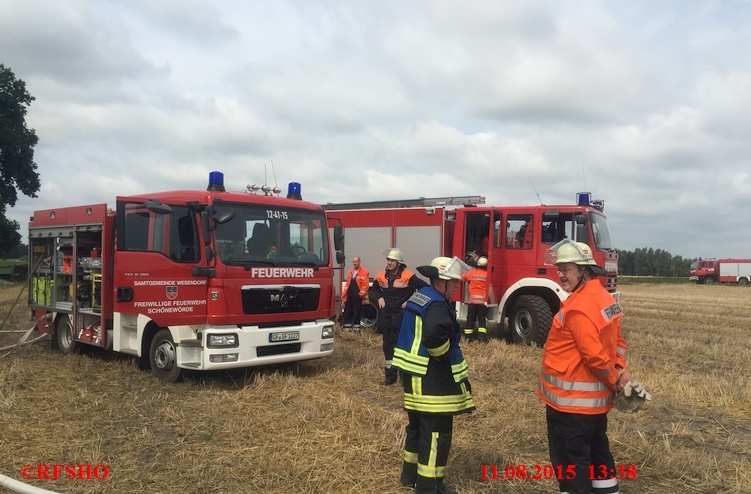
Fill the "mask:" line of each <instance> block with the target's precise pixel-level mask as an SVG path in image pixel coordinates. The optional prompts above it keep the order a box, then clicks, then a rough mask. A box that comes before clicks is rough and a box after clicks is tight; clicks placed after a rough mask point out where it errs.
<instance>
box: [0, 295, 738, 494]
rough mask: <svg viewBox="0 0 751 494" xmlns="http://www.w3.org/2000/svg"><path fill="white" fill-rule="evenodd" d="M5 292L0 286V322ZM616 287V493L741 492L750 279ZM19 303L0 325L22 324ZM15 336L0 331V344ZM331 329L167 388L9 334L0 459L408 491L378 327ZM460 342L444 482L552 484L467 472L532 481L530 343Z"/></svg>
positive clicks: (117, 478) (304, 487)
mask: <svg viewBox="0 0 751 494" xmlns="http://www.w3.org/2000/svg"><path fill="white" fill-rule="evenodd" d="M19 290H20V288H19V287H18V286H16V287H12V288H5V289H2V290H0V317H1V318H3V319H4V318H5V317H6V315H7V314H8V311H9V309H10V308H11V305H12V303H13V301H14V300H15V298H16V297H17V296H18V292H19ZM621 293H622V304H623V307H624V311H625V314H626V316H625V318H624V335H625V337H626V340H627V342H628V344H629V351H630V359H629V368H630V369H631V371H632V373H633V374H634V375H635V376H636V377H637V378H639V379H641V380H642V381H643V382H644V383H645V385H646V387H647V389H648V390H649V391H650V392H651V393H652V395H653V396H654V399H653V402H652V403H651V404H650V406H649V408H648V409H646V410H643V411H642V412H640V413H638V414H634V415H627V414H623V413H621V412H618V411H616V410H613V411H611V412H610V415H609V417H610V419H609V420H610V422H609V426H610V434H609V435H610V440H611V449H612V450H613V453H614V455H615V459H616V463H617V464H620V465H623V466H624V468H625V467H628V466H629V465H633V468H635V470H633V469H632V472H635V474H636V475H635V476H636V478H635V479H632V480H624V481H622V482H621V492H624V493H630V494H636V493H639V494H658V493H659V494H664V493H679V492H680V493H738V494H741V493H748V492H751V464H749V458H751V377H750V376H751V372H749V360H750V359H751V288H743V287H736V286H710V287H705V286H694V285H665V284H636V285H628V284H623V285H622V287H621ZM24 300H25V294H24V295H22V296H21V301H22V302H21V305H20V306H19V307H16V308H15V309H14V310H13V311H12V313H11V314H10V316H9V317H8V320H7V322H6V323H5V325H4V327H3V328H2V331H7V330H9V329H13V330H21V329H27V328H28V327H30V326H31V324H32V321H31V320H30V319H29V311H28V309H26V307H25V306H24V304H23V301H24ZM19 337H20V333H5V332H2V333H0V346H5V345H7V344H10V343H14V342H15V341H17V340H18V338H19ZM32 337H33V335H32ZM337 337H338V338H337V340H336V350H335V353H334V356H333V357H332V358H329V359H324V360H318V361H312V362H308V363H301V364H296V365H289V366H281V367H274V368H265V369H259V370H248V371H240V372H234V373H232V374H227V373H218V374H210V375H201V376H195V377H192V378H190V379H188V380H186V381H185V382H181V383H176V384H165V383H161V382H159V381H158V380H156V379H155V378H154V377H153V376H152V375H151V374H150V373H148V372H144V371H140V370H138V367H137V365H136V364H135V362H134V361H133V360H131V359H130V358H126V357H117V356H112V355H107V354H102V353H99V352H94V351H88V352H82V353H79V354H76V355H68V356H62V355H60V354H58V353H56V352H54V351H52V350H50V349H49V341H48V340H47V341H43V342H39V343H35V344H33V345H30V346H27V347H23V348H21V349H19V350H17V351H15V352H13V353H12V354H10V355H7V356H4V357H0V473H1V474H4V475H6V476H8V477H10V478H13V479H17V480H21V479H22V475H21V471H22V469H24V467H25V466H26V465H32V468H36V465H40V464H41V465H47V464H63V465H78V464H91V465H106V467H107V469H108V476H107V478H106V479H104V480H91V481H86V480H65V479H60V480H57V481H54V480H42V481H32V482H30V483H32V484H33V485H36V486H38V487H43V488H45V489H50V490H54V491H58V492H66V493H90V492H118V493H135V492H144V493H180V494H192V493H249V492H264V493H266V492H268V493H297V492H306V493H328V492H353V493H354V492H358V493H384V492H404V493H406V492H409V490H408V489H406V488H402V487H400V486H399V483H398V477H399V471H400V465H401V459H400V458H401V450H402V443H403V438H404V425H405V424H406V414H405V413H404V412H403V411H402V409H401V393H400V390H399V388H398V387H397V386H393V387H389V388H383V387H381V386H379V385H378V381H379V380H380V379H381V378H382V355H381V343H380V340H379V335H375V334H371V333H363V334H361V335H353V334H349V333H342V332H338V333H337ZM464 351H465V356H466V358H467V361H468V362H469V365H470V379H471V381H472V388H473V391H474V393H475V403H476V404H477V408H478V410H477V412H475V413H473V414H472V415H468V416H460V417H457V419H456V420H455V423H454V441H453V447H452V451H451V457H450V459H449V467H448V471H447V481H448V482H449V483H450V484H452V485H454V486H455V487H456V488H458V489H459V491H460V492H462V493H494V492H500V493H505V492H508V493H553V492H557V486H556V484H555V482H554V481H553V480H544V479H541V480H501V479H500V478H499V479H498V480H491V481H483V480H481V477H482V465H488V466H491V465H497V469H498V475H499V477H500V475H502V474H503V473H504V472H505V469H506V466H507V465H511V466H513V467H515V469H517V468H518V467H519V466H520V465H525V466H527V468H528V470H530V471H531V473H535V471H536V470H537V469H536V467H535V465H539V467H540V474H541V475H542V476H543V477H544V474H543V470H542V468H543V467H544V466H545V465H547V464H548V462H549V460H548V455H547V439H546V434H545V417H544V406H543V405H542V404H541V403H540V401H539V400H538V399H537V397H536V395H535V393H534V390H535V385H536V379H537V373H538V371H539V367H540V359H541V357H542V351H541V350H540V349H537V348H531V347H516V346H508V345H506V344H505V343H504V342H503V341H501V340H499V339H494V340H492V341H491V342H490V343H489V344H487V345H481V344H478V343H470V344H468V345H465V346H464ZM5 353H6V352H5V351H2V352H0V355H3V354H5ZM488 468H489V469H488V471H489V472H490V471H491V470H490V467H488ZM33 471H34V472H36V470H33Z"/></svg>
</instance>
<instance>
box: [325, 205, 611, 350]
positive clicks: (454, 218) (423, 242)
mask: <svg viewBox="0 0 751 494" xmlns="http://www.w3.org/2000/svg"><path fill="white" fill-rule="evenodd" d="M484 203H485V198H484V197H481V196H468V197H449V198H434V199H425V198H421V199H415V200H407V201H383V202H364V203H348V204H326V205H324V208H325V209H326V210H327V211H326V214H327V216H328V218H329V223H330V224H336V225H342V227H343V231H344V236H345V241H344V243H345V249H346V253H348V254H349V256H350V257H352V256H359V257H360V259H361V261H362V265H363V267H365V268H366V269H367V270H368V271H369V272H370V273H372V274H373V276H375V274H376V273H377V272H378V271H380V270H382V269H384V266H385V258H384V251H385V250H387V249H388V248H390V247H393V246H396V247H399V248H400V249H401V250H402V252H403V253H404V257H405V261H406V262H407V264H408V266H410V267H411V268H412V269H413V270H414V268H415V267H416V266H419V265H424V264H429V263H430V261H431V260H432V259H433V258H435V257H437V256H449V257H451V256H457V257H459V258H465V257H466V256H467V255H468V254H469V253H471V252H473V251H477V250H479V249H481V248H482V247H481V246H482V244H484V243H486V244H487V246H488V247H487V253H486V255H487V258H488V268H487V269H488V279H489V283H488V291H487V295H486V299H487V304H488V306H490V311H489V319H490V321H491V322H493V323H495V324H496V325H497V326H498V328H499V330H502V329H503V327H504V325H503V324H500V323H502V322H504V321H505V320H506V318H508V323H509V324H508V331H507V333H506V337H507V339H508V340H509V341H510V342H515V343H524V344H537V345H539V346H542V345H543V344H544V343H545V340H546V339H547V334H548V331H549V330H550V325H551V322H552V319H553V314H555V313H556V312H557V311H558V308H559V306H560V302H561V301H562V300H565V299H566V297H567V296H568V294H567V293H566V292H564V291H563V290H562V289H561V287H560V285H559V284H558V276H557V274H556V269H555V266H549V265H545V264H544V262H543V255H544V253H545V250H546V249H548V248H549V247H550V246H552V245H554V244H555V243H557V242H559V241H560V240H562V239H564V238H571V239H573V240H576V241H579V242H585V243H587V244H589V245H590V246H591V247H593V251H594V255H595V259H596V261H597V263H598V264H599V265H600V266H602V267H604V268H605V269H607V271H608V273H609V274H608V277H607V279H603V284H604V285H605V287H606V288H607V289H608V291H610V292H611V293H613V294H614V295H615V296H616V297H617V296H618V293H617V291H616V287H617V274H618V254H617V253H616V251H615V248H614V247H613V244H612V242H611V238H610V232H609V230H608V224H607V219H606V217H605V215H604V213H603V209H604V202H603V201H601V200H597V201H593V200H592V199H591V194H590V193H579V194H577V202H576V203H575V204H572V205H560V206H545V205H541V206H518V207H512V206H504V207H495V206H482V204H484ZM485 238H487V240H486V241H485V242H483V240H484V239H485ZM344 272H346V271H344ZM340 274H343V273H340ZM341 281H342V280H341V278H340V280H339V283H337V289H338V290H341ZM467 295H468V293H467V290H466V287H464V288H463V289H462V291H461V293H459V294H458V295H457V298H456V302H457V311H458V315H459V318H460V319H463V318H465V317H466V309H467V304H466V300H467ZM371 298H372V297H371ZM377 321H378V307H377V305H376V304H370V305H368V306H366V307H365V308H364V311H363V317H362V319H361V324H362V325H363V326H366V327H368V326H374V325H376V324H377Z"/></svg>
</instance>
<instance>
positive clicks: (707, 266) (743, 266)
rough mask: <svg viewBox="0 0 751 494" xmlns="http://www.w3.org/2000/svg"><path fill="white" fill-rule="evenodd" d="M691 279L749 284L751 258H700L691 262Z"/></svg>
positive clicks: (709, 282) (707, 282)
mask: <svg viewBox="0 0 751 494" xmlns="http://www.w3.org/2000/svg"><path fill="white" fill-rule="evenodd" d="M689 274H690V277H689V279H690V280H691V281H695V282H697V283H700V284H701V283H703V284H705V285H711V284H713V283H717V282H719V283H738V284H739V285H744V286H745V285H748V282H749V280H751V259H698V260H696V261H694V262H692V263H691V269H690V272H689Z"/></svg>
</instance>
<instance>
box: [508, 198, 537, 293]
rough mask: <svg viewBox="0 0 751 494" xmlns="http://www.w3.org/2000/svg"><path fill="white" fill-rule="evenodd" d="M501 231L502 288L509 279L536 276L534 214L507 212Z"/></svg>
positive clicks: (514, 279) (509, 281)
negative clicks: (503, 227) (503, 229)
mask: <svg viewBox="0 0 751 494" xmlns="http://www.w3.org/2000/svg"><path fill="white" fill-rule="evenodd" d="M505 220H506V222H505V225H504V226H505V231H504V233H503V241H504V246H503V254H502V256H501V258H502V260H501V263H502V265H503V271H504V273H503V280H504V281H505V282H502V283H501V285H502V286H503V288H504V290H505V289H506V288H508V285H509V284H510V283H511V280H513V281H518V280H520V279H522V278H526V277H534V276H537V275H538V273H537V272H536V268H535V267H536V265H537V262H536V252H535V250H536V249H535V248H534V247H535V238H534V236H535V225H534V215H532V214H531V213H513V212H511V213H508V214H506V217H505Z"/></svg>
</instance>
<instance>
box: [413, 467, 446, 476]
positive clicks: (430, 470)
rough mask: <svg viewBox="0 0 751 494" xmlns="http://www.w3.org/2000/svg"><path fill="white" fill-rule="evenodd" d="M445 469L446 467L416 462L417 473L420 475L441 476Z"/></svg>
mask: <svg viewBox="0 0 751 494" xmlns="http://www.w3.org/2000/svg"><path fill="white" fill-rule="evenodd" d="M445 471H446V467H430V466H428V465H423V464H422V463H418V464H417V475H419V476H420V477H428V478H431V479H434V478H442V477H443V475H444V473H445Z"/></svg>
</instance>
